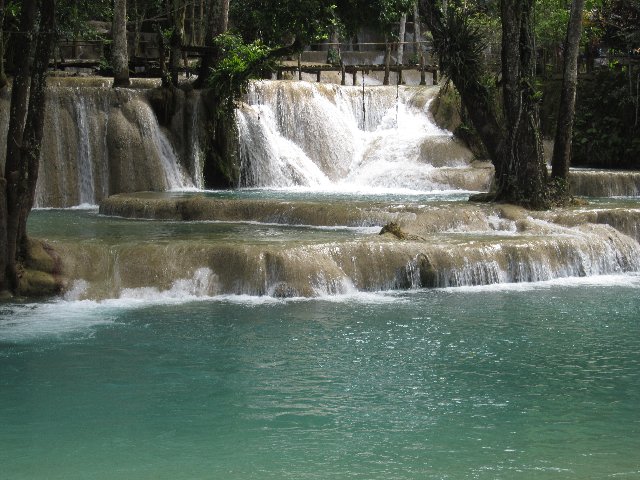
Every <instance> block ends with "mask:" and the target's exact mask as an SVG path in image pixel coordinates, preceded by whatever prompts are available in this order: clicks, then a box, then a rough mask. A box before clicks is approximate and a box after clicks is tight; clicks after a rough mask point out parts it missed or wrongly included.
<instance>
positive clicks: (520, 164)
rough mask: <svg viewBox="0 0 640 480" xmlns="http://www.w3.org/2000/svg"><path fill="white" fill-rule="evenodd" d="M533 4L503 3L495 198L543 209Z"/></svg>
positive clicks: (544, 185)
mask: <svg viewBox="0 0 640 480" xmlns="http://www.w3.org/2000/svg"><path fill="white" fill-rule="evenodd" d="M533 5H534V0H502V1H501V18H502V82H503V88H502V95H503V104H504V113H505V119H506V125H505V126H506V131H507V136H506V142H505V147H504V149H503V150H502V155H503V157H502V161H501V162H500V168H499V169H497V170H496V183H497V199H498V200H502V201H507V202H513V203H517V204H520V205H525V206H527V207H531V208H545V207H546V206H547V205H548V202H549V199H548V186H547V183H548V182H547V180H548V173H547V166H546V164H545V163H544V159H543V155H542V137H541V132H540V122H539V115H538V105H537V102H536V100H535V90H534V82H535V51H534V38H533V20H532V13H533Z"/></svg>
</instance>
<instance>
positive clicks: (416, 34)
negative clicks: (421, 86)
mask: <svg viewBox="0 0 640 480" xmlns="http://www.w3.org/2000/svg"><path fill="white" fill-rule="evenodd" d="M420 36H421V31H420V9H419V8H418V2H417V1H416V3H414V5H413V42H414V47H413V48H414V50H415V53H416V58H417V59H418V63H420V64H422V63H421V61H422V59H423V51H422V46H421V44H420Z"/></svg>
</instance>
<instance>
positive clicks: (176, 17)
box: [169, 0, 187, 86]
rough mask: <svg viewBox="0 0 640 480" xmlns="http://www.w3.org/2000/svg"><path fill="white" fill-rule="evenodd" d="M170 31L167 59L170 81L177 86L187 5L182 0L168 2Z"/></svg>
mask: <svg viewBox="0 0 640 480" xmlns="http://www.w3.org/2000/svg"><path fill="white" fill-rule="evenodd" d="M170 5H171V9H170V13H171V19H172V24H173V28H172V32H171V41H170V43H171V56H170V60H169V64H170V70H171V83H172V84H173V85H174V86H178V73H179V71H180V60H181V58H182V45H183V43H184V22H185V17H186V12H187V6H186V4H185V2H184V1H183V0H172V3H170Z"/></svg>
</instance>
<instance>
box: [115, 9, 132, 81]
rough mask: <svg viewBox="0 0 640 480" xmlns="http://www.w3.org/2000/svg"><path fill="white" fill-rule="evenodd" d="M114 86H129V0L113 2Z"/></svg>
mask: <svg viewBox="0 0 640 480" xmlns="http://www.w3.org/2000/svg"><path fill="white" fill-rule="evenodd" d="M112 25H113V26H112V34H113V86H114V88H115V87H128V86H130V85H131V80H130V79H129V51H128V45H127V0H114V4H113V24H112Z"/></svg>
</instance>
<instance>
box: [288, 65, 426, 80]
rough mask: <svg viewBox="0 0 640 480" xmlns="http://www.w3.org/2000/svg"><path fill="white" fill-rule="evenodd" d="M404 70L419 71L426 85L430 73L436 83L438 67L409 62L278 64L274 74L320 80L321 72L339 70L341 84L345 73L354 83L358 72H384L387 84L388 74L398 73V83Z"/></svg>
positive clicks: (345, 77)
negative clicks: (393, 63) (290, 74)
mask: <svg viewBox="0 0 640 480" xmlns="http://www.w3.org/2000/svg"><path fill="white" fill-rule="evenodd" d="M406 71H414V72H415V71H417V72H420V85H426V84H427V81H426V74H427V72H428V73H431V75H432V77H433V84H434V85H437V84H438V69H437V67H434V66H431V65H409V64H396V65H342V66H341V65H335V66H334V65H303V64H298V65H297V66H296V65H279V66H277V67H276V76H277V79H278V80H282V78H283V74H284V73H285V72H289V73H294V74H295V73H297V74H298V79H299V80H302V74H303V73H308V74H311V75H316V81H318V82H320V81H322V73H323V72H339V73H340V74H341V76H342V81H341V84H342V85H346V84H347V75H351V77H352V84H353V85H356V76H357V74H358V73H362V74H363V75H366V74H369V73H371V72H385V79H386V82H385V83H384V84H385V85H388V84H389V80H388V74H389V73H391V72H393V73H397V74H398V83H399V84H400V83H402V74H403V72H406Z"/></svg>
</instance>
